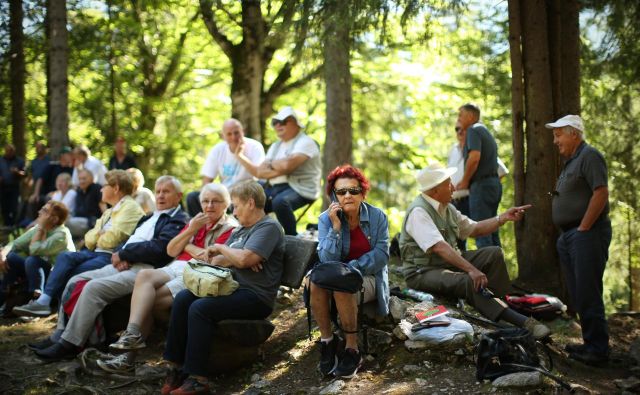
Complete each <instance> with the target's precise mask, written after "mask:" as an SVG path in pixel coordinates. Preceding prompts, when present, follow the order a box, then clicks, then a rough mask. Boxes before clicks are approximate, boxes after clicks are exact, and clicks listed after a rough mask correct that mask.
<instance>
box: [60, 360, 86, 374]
mask: <svg viewBox="0 0 640 395" xmlns="http://www.w3.org/2000/svg"><path fill="white" fill-rule="evenodd" d="M57 368H58V372H59V373H63V374H67V375H69V376H75V375H76V374H77V373H78V372H79V371H80V370H81V366H80V364H79V363H78V362H76V361H71V362H65V363H59V364H58V366H57Z"/></svg>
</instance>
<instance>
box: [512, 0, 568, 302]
mask: <svg viewBox="0 0 640 395" xmlns="http://www.w3.org/2000/svg"><path fill="white" fill-rule="evenodd" d="M520 7H521V10H522V12H521V18H520V22H521V26H522V53H523V65H524V83H525V92H524V97H525V121H526V129H525V134H526V139H525V143H526V172H525V184H524V201H525V202H526V203H529V204H532V205H533V208H532V209H531V210H529V214H528V215H527V216H526V218H525V220H524V221H523V224H522V227H523V229H522V231H521V232H519V233H520V237H519V238H517V239H516V245H517V253H518V265H519V278H518V280H519V281H520V282H522V283H524V285H526V286H527V287H530V288H534V289H541V290H553V289H556V290H557V288H558V286H559V285H560V277H559V270H558V259H557V253H556V248H555V245H556V238H557V231H556V229H555V227H554V226H553V223H552V221H551V199H550V198H549V196H548V192H549V191H552V190H553V188H554V183H555V180H556V178H557V175H558V172H557V169H558V153H557V150H556V148H555V147H554V145H553V135H552V133H551V131H549V130H548V129H546V128H545V126H544V125H545V123H547V122H550V121H552V120H554V104H553V99H554V94H553V85H552V78H551V66H550V51H549V45H548V43H549V35H548V29H549V28H548V26H549V24H548V18H547V8H546V6H545V1H544V0H535V1H534V0H525V1H521V2H520Z"/></svg>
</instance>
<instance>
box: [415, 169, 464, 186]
mask: <svg viewBox="0 0 640 395" xmlns="http://www.w3.org/2000/svg"><path fill="white" fill-rule="evenodd" d="M456 171H458V169H457V168H455V167H443V166H442V165H441V164H439V163H433V164H431V165H429V166H427V167H425V168H424V169H422V170H420V171H419V172H418V173H417V174H416V180H417V181H418V190H419V192H425V191H428V190H429V189H431V188H433V187H435V186H437V185H438V184H440V183H441V182H443V181H444V180H446V179H447V178H449V177H451V176H452V175H453V174H455V172H456Z"/></svg>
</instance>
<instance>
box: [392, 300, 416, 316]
mask: <svg viewBox="0 0 640 395" xmlns="http://www.w3.org/2000/svg"><path fill="white" fill-rule="evenodd" d="M411 305H412V303H411V302H408V301H406V300H402V299H400V298H399V297H397V296H392V297H391V298H389V312H390V313H391V316H392V317H393V319H394V320H395V321H400V320H401V319H402V318H403V317H404V313H405V312H406V311H407V309H408V308H409V307H411Z"/></svg>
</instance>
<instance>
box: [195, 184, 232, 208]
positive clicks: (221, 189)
mask: <svg viewBox="0 0 640 395" xmlns="http://www.w3.org/2000/svg"><path fill="white" fill-rule="evenodd" d="M205 192H211V193H215V194H216V195H219V196H220V197H222V200H224V205H225V206H226V207H229V205H230V204H231V196H229V190H228V189H227V187H225V186H224V185H222V184H217V183H215V182H210V183H208V184H205V185H204V186H203V187H202V189H201V190H200V202H202V195H204V193H205Z"/></svg>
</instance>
